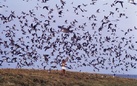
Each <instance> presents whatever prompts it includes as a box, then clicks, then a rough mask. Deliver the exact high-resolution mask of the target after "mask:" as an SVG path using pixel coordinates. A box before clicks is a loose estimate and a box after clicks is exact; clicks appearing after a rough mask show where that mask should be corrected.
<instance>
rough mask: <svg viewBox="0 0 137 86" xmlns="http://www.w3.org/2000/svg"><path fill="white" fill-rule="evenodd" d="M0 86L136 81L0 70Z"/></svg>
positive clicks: (133, 83)
mask: <svg viewBox="0 0 137 86" xmlns="http://www.w3.org/2000/svg"><path fill="white" fill-rule="evenodd" d="M102 76H104V78H103V77H102ZM0 86H137V80H135V79H126V78H118V77H115V78H113V77H112V76H108V75H101V74H91V73H79V72H70V71H67V73H66V75H62V74H61V71H55V70H54V71H51V73H49V72H48V71H47V70H32V69H31V70H28V69H0Z"/></svg>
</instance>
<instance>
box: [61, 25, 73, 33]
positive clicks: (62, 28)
mask: <svg viewBox="0 0 137 86" xmlns="http://www.w3.org/2000/svg"><path fill="white" fill-rule="evenodd" d="M58 28H60V29H61V31H62V32H64V33H72V32H73V30H70V28H71V26H69V27H67V28H64V27H63V26H58Z"/></svg>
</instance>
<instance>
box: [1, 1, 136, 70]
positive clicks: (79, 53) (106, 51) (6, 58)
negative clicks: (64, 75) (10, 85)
mask: <svg viewBox="0 0 137 86" xmlns="http://www.w3.org/2000/svg"><path fill="white" fill-rule="evenodd" d="M23 1H24V2H26V3H28V2H29V0H23ZM5 2H6V1H5ZM37 2H38V3H37V6H36V7H35V8H34V9H30V10H29V11H28V12H24V11H22V12H21V15H18V14H17V13H16V11H15V10H11V11H8V12H7V13H10V14H9V15H7V14H4V13H0V29H1V30H0V34H1V36H0V67H4V66H5V64H8V65H9V66H10V65H11V64H13V63H15V64H16V67H17V68H23V67H26V66H27V67H31V66H34V68H35V67H38V68H42V69H46V68H47V67H48V66H50V68H53V69H54V68H58V66H60V64H61V61H62V59H66V57H68V58H67V59H68V61H67V68H68V69H75V68H78V67H84V66H89V67H91V68H93V70H94V71H101V70H102V69H105V70H111V71H112V72H114V73H115V72H121V71H128V70H130V68H136V65H137V63H136V62H137V55H136V54H134V53H131V52H135V53H136V52H137V47H136V46H135V44H136V43H137V40H136V39H135V36H134V35H131V34H130V33H131V32H134V31H137V26H136V25H134V26H133V27H131V28H126V29H124V30H123V29H120V28H119V25H118V23H119V22H120V21H121V20H122V19H125V20H126V19H127V20H128V18H129V17H128V16H127V15H126V12H124V11H122V12H121V9H123V10H127V9H128V8H126V6H125V1H120V0H114V1H113V3H111V4H110V3H104V4H103V5H104V6H108V7H110V8H113V9H114V10H109V13H108V14H107V15H104V17H103V18H101V20H100V21H99V19H98V16H100V15H103V13H105V12H106V11H105V9H103V8H102V9H103V10H102V9H101V8H97V9H96V11H95V14H94V12H93V13H91V14H89V15H88V16H87V15H84V14H86V13H88V11H89V9H86V8H87V7H88V6H96V4H97V3H98V2H100V1H99V0H91V1H90V2H89V3H87V4H85V3H81V4H79V5H77V6H76V5H75V3H76V2H75V1H74V2H71V5H70V6H72V9H66V8H65V6H66V5H67V4H68V3H67V1H65V0H60V4H59V5H58V4H56V5H55V7H56V8H51V7H50V6H49V4H48V2H50V0H37ZM129 2H130V5H135V6H136V3H135V2H134V0H129ZM40 3H43V4H44V6H40ZM119 5H120V6H119ZM6 7H7V9H8V6H6V5H4V4H3V5H0V8H6ZM39 9H42V10H43V11H45V12H46V13H47V14H46V15H45V14H40V18H39V17H37V16H36V15H37V14H36V13H35V12H36V11H35V10H39ZM55 9H57V14H54V11H56V10H55ZM70 10H73V11H72V12H73V13H74V15H76V16H79V17H80V18H84V19H86V21H85V20H83V22H84V23H83V24H79V23H80V22H81V21H79V20H78V19H77V18H73V20H72V21H71V22H69V21H70V20H68V19H65V17H63V16H64V15H65V13H68V14H69V12H71V11H70ZM91 10H92V8H91ZM57 15H58V18H60V19H62V20H64V19H65V20H64V23H58V22H57V20H58V19H56V18H55V17H54V16H57ZM116 15H118V16H117V17H116ZM134 15H136V16H137V11H136V13H135V14H134ZM113 17H114V20H113ZM89 22H90V23H89ZM52 24H57V25H56V26H52ZM88 25H90V27H89V26H88ZM87 28H89V29H90V30H87ZM119 34H120V35H119Z"/></svg>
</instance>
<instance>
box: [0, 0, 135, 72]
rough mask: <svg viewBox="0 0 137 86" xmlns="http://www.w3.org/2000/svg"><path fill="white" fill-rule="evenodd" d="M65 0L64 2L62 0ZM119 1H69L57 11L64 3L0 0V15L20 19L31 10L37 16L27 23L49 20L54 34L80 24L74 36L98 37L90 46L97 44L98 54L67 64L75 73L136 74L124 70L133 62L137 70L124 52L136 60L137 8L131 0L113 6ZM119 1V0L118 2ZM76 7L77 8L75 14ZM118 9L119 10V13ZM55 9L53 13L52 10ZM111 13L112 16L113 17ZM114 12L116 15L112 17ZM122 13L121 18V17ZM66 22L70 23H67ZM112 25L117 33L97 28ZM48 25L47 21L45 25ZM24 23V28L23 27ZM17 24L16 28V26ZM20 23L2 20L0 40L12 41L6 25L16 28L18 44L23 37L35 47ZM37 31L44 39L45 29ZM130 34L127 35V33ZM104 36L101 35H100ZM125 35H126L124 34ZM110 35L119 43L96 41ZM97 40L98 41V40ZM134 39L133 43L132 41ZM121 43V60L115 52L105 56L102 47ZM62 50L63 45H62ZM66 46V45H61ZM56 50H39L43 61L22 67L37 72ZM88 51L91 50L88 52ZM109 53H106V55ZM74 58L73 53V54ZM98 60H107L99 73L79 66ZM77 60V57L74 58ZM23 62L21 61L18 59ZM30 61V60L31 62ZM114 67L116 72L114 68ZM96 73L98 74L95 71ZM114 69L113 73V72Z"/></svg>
mask: <svg viewBox="0 0 137 86" xmlns="http://www.w3.org/2000/svg"><path fill="white" fill-rule="evenodd" d="M62 1H65V0H62ZM115 1H116V0H97V1H96V0H93V2H92V0H77V1H76V0H66V1H65V3H66V4H65V5H64V6H63V9H57V7H56V6H59V7H61V6H62V3H61V2H60V0H49V1H47V2H46V3H42V0H1V1H0V14H2V15H4V16H7V17H8V16H9V15H10V14H11V12H14V14H15V15H16V17H17V16H18V17H21V16H23V14H22V13H23V12H24V13H26V14H30V11H31V12H32V13H34V14H35V16H34V17H31V15H29V16H26V17H25V19H27V20H28V25H31V23H33V24H35V22H36V21H38V22H42V23H44V22H45V20H49V18H51V19H50V25H49V27H48V28H53V29H54V31H57V32H58V31H59V30H60V29H59V28H58V26H62V25H64V27H68V26H69V25H72V22H74V21H75V20H76V21H77V23H75V24H74V25H72V28H71V29H72V30H73V31H74V33H76V34H77V35H79V36H84V35H85V34H84V33H86V32H89V33H90V35H91V36H93V35H94V36H95V37H92V42H90V43H91V44H97V46H96V48H97V50H98V51H97V54H96V56H90V57H88V56H86V58H88V60H85V59H84V58H82V57H81V58H82V61H81V62H78V61H76V63H69V62H68V63H67V64H68V65H71V66H73V69H71V70H74V71H79V70H81V71H84V72H98V73H114V72H115V73H126V74H136V73H137V69H134V68H131V67H130V66H129V67H128V72H127V71H125V70H123V71H122V70H121V69H122V68H125V65H126V64H125V63H128V62H129V63H133V64H134V65H135V66H136V67H137V65H136V63H137V62H136V61H135V60H131V58H126V59H124V58H125V52H127V53H128V54H129V55H132V56H133V57H135V58H137V54H136V53H137V51H136V50H137V43H136V42H137V34H136V33H137V5H134V4H132V3H129V2H128V0H119V1H123V6H122V5H121V4H120V3H117V4H114V3H115ZM117 1H118V0H117ZM134 1H135V3H137V0H134ZM78 5H80V8H77V7H78ZM44 6H47V7H48V10H47V9H46V8H43V7H44ZM75 8H77V10H76V11H74V10H75ZM116 9H117V10H116ZM52 10H53V11H52ZM50 11H52V13H49V12H50ZM59 11H62V14H61V15H60V14H58V12H59ZM111 12H112V14H110V13H111ZM113 13H114V14H113ZM120 14H121V16H120ZM2 15H0V17H2ZM92 15H95V17H93V18H92V19H91V20H89V18H90V17H91V16H92ZM107 16H108V19H106V20H105V19H104V17H107ZM35 18H37V19H38V20H36V21H35ZM25 19H24V20H23V19H22V21H23V24H24V23H25V21H26V20H25ZM66 20H67V23H66V22H65V21H66ZM107 20H108V21H109V22H111V23H112V24H113V25H112V28H113V29H115V30H116V32H115V31H114V32H113V31H111V30H112V29H107V28H108V24H106V25H104V26H103V30H102V31H100V32H99V31H98V29H99V28H100V27H101V25H102V21H103V22H106V21H107ZM45 23H47V22H45ZM94 23H95V24H96V25H95V26H94V28H93V27H92V26H91V25H92V24H94ZM23 24H22V25H23ZM14 25H15V26H14ZM22 25H21V24H20V21H19V19H18V18H15V19H13V20H12V19H11V21H10V22H7V23H3V21H0V34H1V35H0V38H1V39H2V40H1V41H2V42H3V41H5V40H6V41H8V42H9V38H8V37H5V34H6V33H7V32H6V30H8V29H9V28H6V27H7V26H10V27H12V26H14V27H15V29H17V30H15V31H14V33H15V35H16V37H14V41H15V42H16V43H21V42H18V39H19V38H21V37H23V39H22V40H23V41H24V42H25V44H28V45H29V46H32V44H31V43H29V42H30V39H31V38H33V37H32V35H31V34H29V33H27V34H25V35H23V34H22V31H21V26H22ZM79 26H84V30H83V29H81V28H79ZM37 28H39V29H40V30H39V31H37V35H38V36H41V34H42V33H43V30H42V29H41V26H38V27H37ZM28 29H30V28H29V27H25V29H24V30H25V31H28ZM126 32H127V34H126ZM62 34H63V33H61V32H59V33H57V34H55V37H52V40H50V42H54V41H55V40H56V38H61V36H62ZM100 34H101V35H100ZM125 34H126V35H125ZM46 35H48V36H49V35H50V33H49V32H46ZM69 35H70V37H68V38H67V39H66V40H65V41H71V37H72V35H73V34H72V33H70V34H69ZM27 36H29V38H30V39H28V38H26V37H27ZM106 36H108V37H110V38H111V40H113V39H114V40H116V42H114V43H112V42H104V43H103V44H102V45H101V44H100V43H99V42H97V41H99V39H100V38H101V37H102V39H100V40H101V41H103V40H105V37H106ZM96 37H97V38H96ZM123 37H125V40H126V41H128V46H125V44H126V43H127V42H126V41H124V42H122V39H121V38H123ZM95 38H96V39H95ZM130 40H131V42H129V41H130ZM83 42H86V40H84V39H82V40H80V41H79V43H83ZM121 42H122V43H121ZM119 44H120V46H121V47H122V50H126V51H123V52H121V53H122V55H121V56H120V57H119V58H116V57H115V56H116V55H115V53H112V56H110V55H103V49H101V47H100V45H101V46H103V48H107V47H114V46H115V45H116V46H118V45H119ZM132 45H134V49H132V50H131V49H129V46H132ZM59 47H60V48H61V46H59ZM62 47H63V46H62ZM0 48H1V50H5V51H7V52H11V51H10V49H9V48H4V46H3V45H0ZM72 48H73V49H75V46H74V47H72ZM52 50H53V49H49V50H47V51H44V50H40V49H36V52H37V53H39V55H40V58H39V59H38V61H36V62H35V63H34V65H33V66H30V67H27V66H25V67H23V68H35V69H43V66H41V63H42V62H43V61H44V59H43V58H42V56H43V54H49V53H52V52H51V51H52ZM87 50H88V49H87ZM60 51H62V52H63V49H62V48H61V50H60ZM79 52H80V54H79V55H78V56H82V55H84V54H85V52H83V51H82V50H81V51H79ZM58 54H59V51H55V54H54V56H51V58H50V61H52V60H54V59H55V58H56V56H58ZM105 54H107V52H106V53H105ZM2 56H3V55H0V60H2V59H3V58H1V57H2ZM7 56H8V57H11V58H13V57H12V54H10V53H8V54H7ZM62 56H63V57H64V58H65V57H69V56H68V55H65V54H64V53H63V55H62ZM71 56H72V54H71ZM96 57H98V58H99V60H102V59H106V61H105V63H104V64H105V66H104V67H105V68H108V69H107V70H106V69H103V68H100V67H102V66H101V65H99V66H97V67H98V68H99V69H100V70H99V71H98V70H96V69H94V67H92V66H82V67H80V65H82V64H83V63H84V62H90V61H93V59H95V58H96ZM18 58H19V59H21V57H18ZM74 58H75V57H74ZM113 58H115V60H114V61H115V63H112V62H111V61H112V60H113ZM119 60H124V62H125V63H124V65H120V66H119V67H117V68H115V66H117V65H118V64H120V62H119ZM18 61H20V60H18ZM28 61H29V60H28ZM16 65H17V63H7V62H5V61H4V62H3V64H2V65H1V66H0V68H16ZM52 65H56V64H52ZM50 66H51V65H50V64H49V66H47V69H48V68H50ZM57 68H58V69H60V68H61V67H60V65H57ZM112 68H113V69H112ZM94 70H95V71H94ZM112 70H113V72H112Z"/></svg>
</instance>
